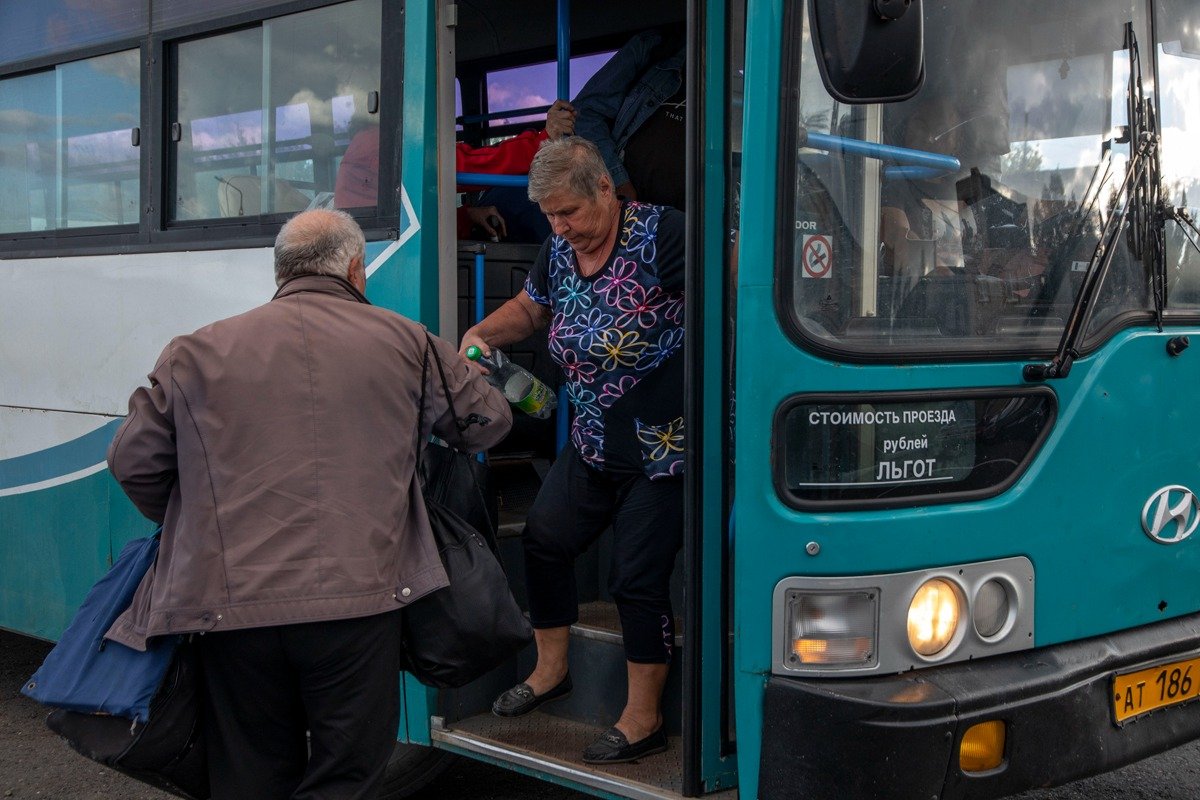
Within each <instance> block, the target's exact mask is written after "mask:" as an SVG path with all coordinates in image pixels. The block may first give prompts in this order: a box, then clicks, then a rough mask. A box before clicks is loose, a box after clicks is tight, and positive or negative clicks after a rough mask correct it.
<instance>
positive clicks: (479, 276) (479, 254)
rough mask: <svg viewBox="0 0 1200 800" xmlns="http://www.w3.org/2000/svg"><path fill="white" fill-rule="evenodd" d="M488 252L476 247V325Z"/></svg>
mask: <svg viewBox="0 0 1200 800" xmlns="http://www.w3.org/2000/svg"><path fill="white" fill-rule="evenodd" d="M486 252H487V245H483V244H478V245H475V324H476V325H478V324H479V323H480V322H483V295H484V292H483V273H484V263H483V262H484V253H486ZM475 458H476V459H477V460H478V461H480V462H486V461H487V456H486V455H485V454H483V453H480V454H478V455H477V456H475Z"/></svg>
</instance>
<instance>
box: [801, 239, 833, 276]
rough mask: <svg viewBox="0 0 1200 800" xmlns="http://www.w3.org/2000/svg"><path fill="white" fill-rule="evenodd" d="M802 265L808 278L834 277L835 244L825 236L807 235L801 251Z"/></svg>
mask: <svg viewBox="0 0 1200 800" xmlns="http://www.w3.org/2000/svg"><path fill="white" fill-rule="evenodd" d="M800 263H801V264H802V265H803V270H804V277H806V278H829V277H831V276H832V275H833V243H832V242H830V241H829V237H828V236H825V235H824V234H819V233H814V234H805V236H804V246H803V247H802V248H801V249H800Z"/></svg>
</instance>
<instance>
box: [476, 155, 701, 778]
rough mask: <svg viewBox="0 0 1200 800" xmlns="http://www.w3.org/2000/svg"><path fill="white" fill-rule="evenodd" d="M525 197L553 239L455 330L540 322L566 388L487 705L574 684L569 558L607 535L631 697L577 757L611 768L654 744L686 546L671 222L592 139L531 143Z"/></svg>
mask: <svg viewBox="0 0 1200 800" xmlns="http://www.w3.org/2000/svg"><path fill="white" fill-rule="evenodd" d="M529 198H530V199H531V200H532V201H533V202H535V203H537V204H538V206H539V207H540V208H541V210H542V212H543V213H544V214H545V215H546V217H547V219H548V220H549V222H550V226H551V228H552V230H553V232H554V235H553V236H551V237H550V238H549V239H548V240H546V243H545V244H544V245H543V246H542V249H541V252H540V253H539V254H538V257H537V260H536V261H535V262H534V265H533V268H532V269H531V270H530V273H529V277H528V279H527V280H526V282H525V287H524V290H523V291H522V292H520V293H519V294H518V295H517V296H516V297H514V298H512V299H511V300H509V301H508V302H506V303H505V304H504V305H503V306H501V307H500V308H499V309H497V310H496V311H495V312H494V313H492V314H491V315H489V316H488V317H487V318H486V319H484V320H483V321H482V322H480V323H479V324H478V325H476V326H475V327H473V328H471V329H470V330H469V331H467V332H466V334H465V335H464V336H463V341H462V348H463V350H464V351H465V349H466V348H467V347H469V346H471V345H476V346H478V347H480V348H481V349H482V350H483V351H484V352H485V353H487V352H490V348H492V347H503V346H504V345H507V344H509V343H511V342H516V341H519V340H521V339H524V338H525V337H527V336H529V335H530V334H531V333H533V332H534V331H535V330H538V329H541V328H543V327H545V326H547V325H549V326H550V330H549V345H550V353H551V355H552V356H553V357H554V359H555V361H557V362H558V364H559V365H560V366H561V367H562V369H563V372H564V373H565V375H566V380H567V393H568V396H569V398H570V400H571V406H572V410H573V411H574V419H573V420H572V425H571V444H572V445H573V447H572V448H570V449H569V450H568V451H565V452H564V453H563V454H562V455H561V456H560V457H559V458H558V460H557V461H555V463H554V466H553V468H552V469H551V470H550V473H549V474H548V475H547V476H546V480H545V483H544V484H543V485H542V488H541V491H540V492H539V493H538V496H537V499H536V500H535V501H534V504H533V507H532V508H531V509H530V511H529V515H528V518H527V520H526V525H525V533H524V548H525V575H526V581H527V583H528V594H529V616H530V620H531V621H532V623H533V628H534V635H535V637H536V642H537V652H538V657H537V665H536V666H535V667H534V670H533V673H532V674H531V675H529V677H528V678H526V679H525V682H524V683H521V684H518V685H517V686H515V687H513V688H511V689H509V690H508V691H506V692H504V693H503V694H501V695H500V697H498V698H497V699H496V702H495V704H494V705H493V706H492V711H493V712H495V713H496V714H498V715H500V716H504V717H515V716H520V715H522V714H527V713H529V712H531V711H533V710H534V709H535V708H537V707H538V706H540V705H541V704H542V703H545V702H547V701H550V700H554V699H556V698H560V697H564V696H566V695H567V694H568V693H569V692H570V691H571V676H570V674H569V673H568V671H567V646H568V642H569V631H570V626H571V624H572V623H574V622H576V621H577V620H578V613H579V610H578V599H577V595H576V587H575V572H574V568H573V564H574V561H575V558H576V557H577V556H579V555H580V554H581V553H583V552H584V551H585V550H586V549H587V548H588V547H589V546H590V545H591V544H592V543H593V542H594V541H595V540H596V539H597V538H598V537H599V536H600V534H601V533H602V532H603V531H604V530H605V529H606V528H607V527H608V526H609V525H611V526H612V529H613V549H612V567H611V571H610V574H609V591H610V593H611V594H612V597H613V599H614V600H615V601H616V605H617V610H618V613H619V614H620V618H621V628H622V631H623V634H624V642H625V657H626V661H627V669H628V674H629V694H628V698H627V701H626V705H625V710H624V711H623V712H622V714H621V717H620V719H618V720H617V723H616V725H615V726H614V727H613V728H612V729H610V730H609V731H607V732H606V733H605V734H604V735H602V736H601V737H600V738H599V739H597V740H596V741H595V742H594V743H593V744H592V745H590V746H589V747H588V748H587V749H586V750H585V751H584V753H583V760H584V761H586V762H589V763H616V762H622V761H631V760H633V759H635V758H639V757H642V756H646V755H650V754H652V753H659V752H662V751H663V750H665V749H666V747H667V737H666V732H665V731H664V729H663V720H662V690H663V685H664V684H665V683H666V679H667V671H668V668H669V664H670V661H671V650H672V644H673V642H674V639H675V631H674V622H673V620H674V617H673V615H672V612H671V601H670V595H669V584H670V578H671V570H672V567H673V566H674V563H675V554H676V553H677V552H678V550H679V548H680V545H681V544H682V541H683V485H682V481H681V479H680V476H681V474H682V471H683V455H684V454H683V447H684V444H683V442H684V437H683V272H684V270H683V254H684V216H683V214H682V213H681V212H679V211H676V210H675V209H672V208H665V207H662V206H654V205H646V204H642V203H636V202H622V201H621V199H620V198H618V197H617V195H616V194H615V192H614V189H613V182H612V177H611V176H610V175H609V173H608V170H607V169H606V168H605V166H604V161H603V159H602V158H601V156H600V153H599V151H598V150H597V149H596V146H595V145H594V144H592V143H591V142H589V141H587V140H585V139H581V138H579V137H572V138H568V139H560V140H557V141H551V142H547V143H546V144H544V145H543V146H542V148H541V150H540V151H539V152H538V154H537V156H536V157H535V158H534V160H533V164H532V165H531V166H530V168H529Z"/></svg>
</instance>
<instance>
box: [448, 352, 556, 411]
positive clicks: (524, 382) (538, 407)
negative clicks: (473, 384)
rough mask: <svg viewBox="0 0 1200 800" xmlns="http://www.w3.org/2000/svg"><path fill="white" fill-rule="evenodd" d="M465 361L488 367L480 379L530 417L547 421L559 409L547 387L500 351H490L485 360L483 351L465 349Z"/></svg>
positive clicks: (552, 393)
mask: <svg viewBox="0 0 1200 800" xmlns="http://www.w3.org/2000/svg"><path fill="white" fill-rule="evenodd" d="M467 358H469V359H471V360H472V361H477V362H479V363H480V364H482V365H483V366H485V367H487V368H488V374H487V375H484V376H483V377H484V378H486V379H487V381H488V383H490V384H492V385H493V386H495V387H496V388H497V389H499V390H500V391H501V392H503V393H504V397H505V398H506V399H507V400H508V402H510V403H512V404H513V405H514V406H516V407H517V408H519V409H521V410H522V411H524V412H525V413H526V414H528V415H529V416H531V417H537V418H538V419H546V418H547V417H549V416H550V412H551V411H553V410H554V409H555V407H557V406H558V398H557V397H555V396H554V392H552V391H551V390H550V387H549V386H547V385H546V384H544V383H542V382H541V381H539V380H538V379H537V378H535V377H534V376H533V373H532V372H530V371H529V370H527V369H525V368H524V367H522V366H521V365H520V364H514V363H513V362H512V361H511V360H510V359H509V358H508V356H506V355H504V353H502V352H500V351H499V350H496V349H493V350H492V354H491V355H490V356H485V355H484V354H483V351H482V350H480V349H479V348H478V347H475V346H474V345H471V346H470V347H468V348H467Z"/></svg>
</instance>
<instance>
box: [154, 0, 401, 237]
mask: <svg viewBox="0 0 1200 800" xmlns="http://www.w3.org/2000/svg"><path fill="white" fill-rule="evenodd" d="M381 31H382V21H381V2H380V0H352V2H348V3H342V4H339V5H336V6H329V7H326V8H320V9H315V10H312V11H306V12H302V13H299V14H292V15H290V16H286V17H279V18H277V19H269V20H266V21H265V22H263V24H262V25H261V26H256V27H252V28H246V29H243V30H239V31H234V32H231V33H225V34H221V35H217V36H210V37H206V38H203V39H195V40H192V41H186V42H182V43H180V44H179V45H177V46H176V51H175V63H176V98H175V108H176V114H175V123H176V124H175V125H174V126H172V130H171V131H169V133H170V137H171V139H172V140H173V141H174V147H173V173H172V175H173V181H172V187H173V191H172V202H171V209H170V212H171V213H170V216H171V219H172V221H188V220H209V219H217V218H237V217H254V216H259V215H272V214H293V213H295V212H297V211H303V210H305V209H307V208H332V207H335V206H336V207H342V208H371V207H374V206H375V205H376V204H377V197H378V174H379V113H378V111H379V87H380V64H381V44H380V37H381ZM264 145H265V146H264Z"/></svg>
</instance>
